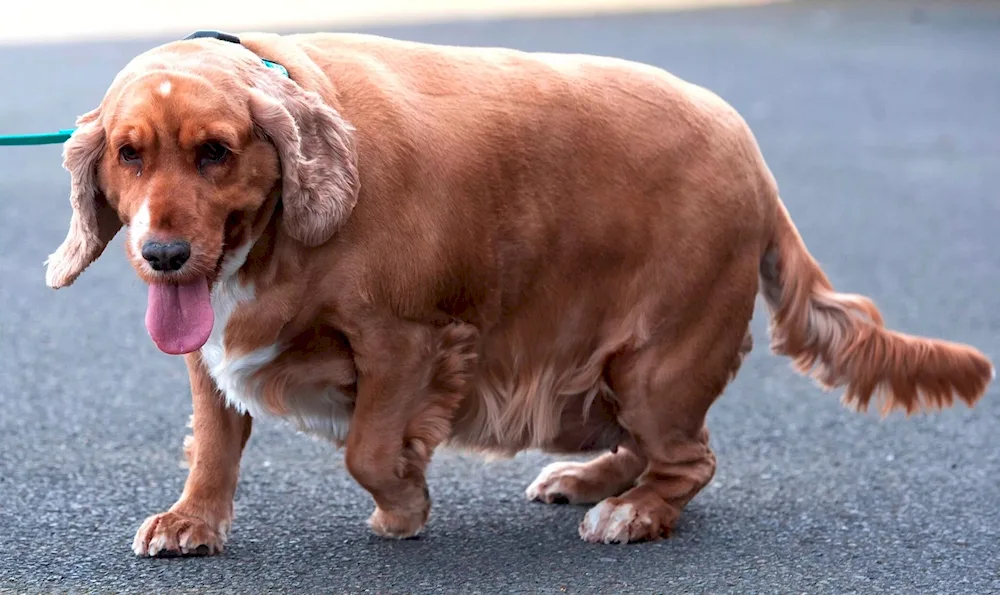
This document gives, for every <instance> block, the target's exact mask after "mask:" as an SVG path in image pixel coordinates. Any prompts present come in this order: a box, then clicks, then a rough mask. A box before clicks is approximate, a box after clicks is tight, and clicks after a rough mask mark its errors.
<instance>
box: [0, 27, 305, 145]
mask: <svg viewBox="0 0 1000 595" xmlns="http://www.w3.org/2000/svg"><path fill="white" fill-rule="evenodd" d="M197 37H210V38H212V39H218V40H221V41H228V42H230V43H237V44H238V43H240V39H239V37H236V36H235V35H231V34H229V33H222V32H221V31H195V32H194V33H192V34H191V35H188V36H187V37H185V38H184V39H195V38H197ZM261 61H262V62H263V63H264V66H267V67H268V68H272V69H274V70H277V71H278V72H280V73H281V74H283V75H284V76H288V70H287V69H286V68H285V67H284V66H282V65H281V64H278V63H277V62H272V61H270V60H264V59H261ZM75 130H76V128H65V129H63V130H60V131H59V132H43V133H40V134H0V147H4V146H7V147H10V146H26V145H57V144H61V143H64V142H66V141H67V140H68V139H69V137H71V136H73V132H74V131H75Z"/></svg>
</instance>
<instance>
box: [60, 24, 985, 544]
mask: <svg viewBox="0 0 1000 595" xmlns="http://www.w3.org/2000/svg"><path fill="white" fill-rule="evenodd" d="M242 41H243V43H242V45H241V44H240V43H230V42H227V41H220V40H217V39H195V40H184V41H179V42H174V43H170V44H167V45H164V46H161V47H158V48H156V49H153V50H151V51H149V52H147V53H145V54H143V55H141V56H139V57H138V58H136V59H135V60H133V61H132V62H131V63H130V64H129V65H128V66H127V67H126V68H125V69H124V70H123V71H122V73H120V74H119V76H118V77H117V78H116V79H115V81H114V83H113V84H112V85H111V88H110V90H109V91H108V93H107V95H106V96H105V98H104V100H103V101H102V103H101V105H100V107H98V108H97V109H96V110H94V111H92V112H90V113H87V114H86V115H84V116H82V117H81V118H80V119H79V121H78V125H79V129H78V131H77V132H76V134H74V135H73V137H72V138H71V139H70V140H69V141H68V142H67V143H66V147H65V166H66V168H67V169H68V170H69V171H70V172H71V174H72V195H71V202H72V206H73V216H72V219H71V222H70V229H69V234H68V236H67V237H66V240H65V242H64V243H63V244H62V246H60V247H59V249H58V250H57V251H56V252H55V253H54V254H53V255H52V256H51V257H50V260H49V261H48V272H47V282H48V284H49V285H50V286H51V287H55V288H58V287H63V286H66V285H69V284H71V283H72V282H73V281H74V280H75V279H76V277H77V276H78V275H79V274H80V273H81V272H82V271H83V270H84V268H86V267H87V266H88V265H89V264H90V263H91V262H93V261H94V260H95V259H96V258H98V256H99V255H100V254H101V252H102V251H103V250H104V247H105V246H106V244H107V243H108V242H109V241H110V240H111V239H112V237H113V236H114V235H115V234H116V233H117V231H118V230H119V228H120V227H121V226H122V225H123V224H124V225H128V227H129V229H128V241H127V242H126V250H127V254H128V257H129V258H130V259H131V262H132V263H133V264H134V266H135V269H136V271H137V272H138V275H139V276H140V277H141V278H142V279H143V280H144V281H145V282H146V283H148V285H149V304H148V312H147V317H146V324H147V328H148V330H149V334H150V335H151V337H152V339H153V341H155V342H156V344H157V345H158V346H159V348H160V349H161V350H162V351H164V352H166V353H170V354H185V360H186V362H187V366H188V370H189V373H190V381H191V391H192V397H193V400H194V415H193V422H192V426H193V429H194V435H193V438H190V439H189V440H188V441H187V442H186V443H185V452H186V454H187V457H188V460H189V462H190V475H189V476H188V479H187V483H186V485H185V487H184V492H183V494H182V495H181V497H180V499H179V500H178V501H177V503H176V504H174V506H172V507H171V508H170V510H169V511H167V512H165V513H161V514H158V515H155V516H152V517H150V518H149V519H147V520H146V522H145V523H143V525H142V526H141V527H140V528H139V531H138V533H137V535H136V537H135V542H134V545H133V547H134V550H135V552H136V554H138V555H157V554H162V553H167V552H173V553H182V554H189V553H205V552H218V551H220V550H221V549H222V546H223V544H224V542H225V541H226V535H227V532H228V530H229V528H230V523H231V520H232V517H233V505H232V501H233V493H234V490H235V489H236V484H237V475H238V470H239V465H240V457H241V452H242V449H243V446H244V445H245V443H246V441H247V439H248V438H249V436H250V428H251V419H252V417H255V416H265V415H269V416H278V417H282V418H285V419H288V420H290V421H291V422H293V423H294V424H296V425H297V426H298V427H299V428H301V429H303V430H305V431H307V432H310V433H313V434H316V435H319V436H322V437H325V438H327V439H329V440H330V441H332V442H333V443H335V444H337V445H345V446H346V454H345V457H346V464H347V468H348V469H349V471H350V473H351V475H352V476H353V477H354V478H355V479H356V480H357V481H358V482H359V483H360V484H361V485H362V486H363V487H364V488H365V489H366V490H368V491H369V492H370V493H371V495H372V497H373V498H374V500H375V504H376V507H375V511H374V513H373V514H372V516H371V519H370V520H369V523H370V525H371V528H372V529H373V530H374V531H375V532H376V533H378V534H379V535H384V536H390V537H407V536H412V535H414V534H416V533H417V532H418V531H420V529H421V528H422V527H423V526H424V524H425V523H426V522H427V519H428V514H429V510H430V499H429V495H428V490H427V486H426V483H425V480H424V471H425V467H426V465H427V463H428V461H429V459H430V457H431V455H432V453H433V452H434V449H435V448H436V447H438V446H439V445H442V444H450V445H454V446H457V447H463V448H470V449H475V450H479V451H484V452H494V453H500V454H513V453H515V452H517V451H520V450H523V449H541V450H543V451H547V452H553V453H582V452H599V451H607V452H604V454H601V455H600V456H599V457H597V458H596V459H594V460H593V461H590V462H588V463H562V464H556V465H552V466H550V467H548V468H546V469H545V470H544V471H543V472H542V474H541V475H540V476H539V478H538V479H537V480H536V481H535V482H534V483H532V484H531V486H530V487H529V488H528V492H527V493H528V496H529V497H530V498H532V499H537V500H541V501H544V502H553V501H568V502H572V503H597V504H596V506H594V507H593V508H591V509H590V511H589V512H588V513H587V514H586V516H585V517H584V519H583V521H582V523H581V524H580V535H581V536H582V538H583V539H585V540H588V541H595V542H606V543H609V542H631V541H638V540H644V539H655V538H659V537H662V536H666V535H667V534H668V533H669V531H670V529H671V527H672V526H673V525H674V524H675V522H676V521H677V518H678V516H679V515H680V513H681V510H682V509H683V507H684V506H685V504H686V503H687V502H688V501H689V500H690V499H691V498H692V497H693V496H694V495H695V494H697V493H698V491H699V490H701V489H702V488H703V487H704V486H705V485H706V484H707V483H708V482H709V481H710V480H711V478H712V476H713V474H714V472H715V458H714V455H713V454H712V451H711V449H710V448H709V444H708V432H707V430H706V428H705V417H706V413H707V411H708V409H709V407H710V406H711V405H712V403H713V402H714V401H715V400H716V398H717V397H718V396H719V395H720V394H721V393H722V392H723V389H724V388H725V386H726V385H727V383H729V382H730V381H731V380H732V378H733V377H734V375H735V374H736V372H737V370H738V369H739V367H740V364H741V362H742V360H743V358H744V357H745V356H746V354H747V353H748V352H749V351H750V348H751V339H750V335H749V323H750V319H751V315H752V313H753V310H754V302H755V296H756V295H757V293H758V291H760V292H761V293H762V294H763V296H764V297H765V298H766V302H767V304H768V306H769V308H770V312H771V315H772V326H771V331H772V347H773V349H774V351H775V352H777V353H779V354H784V355H787V356H789V357H791V358H792V359H793V360H794V362H795V365H796V366H797V368H798V369H799V370H800V371H801V372H803V373H808V374H811V375H812V376H813V377H814V378H815V379H816V380H817V381H818V382H819V383H820V384H821V385H822V386H824V387H827V388H832V387H845V389H846V402H847V404H849V405H852V406H854V407H856V408H859V409H864V408H866V407H867V406H868V405H869V403H870V402H871V401H872V400H873V398H874V397H876V396H879V395H881V396H882V397H884V407H885V409H886V411H888V410H891V409H893V408H901V409H903V410H905V411H907V412H912V411H917V410H919V409H920V408H921V407H932V408H933V407H942V406H948V405H951V404H952V403H953V402H954V400H955V399H956V398H958V399H961V400H962V401H964V402H966V403H967V404H969V405H970V406H971V405H972V404H973V403H975V402H976V400H977V399H978V398H979V397H980V396H982V394H983V393H984V391H985V389H986V387H987V385H988V384H989V383H990V381H991V379H992V378H993V376H994V370H993V366H992V365H991V362H990V361H989V360H988V359H987V358H986V357H985V356H984V355H982V354H981V353H979V352H978V351H976V350H975V349H973V348H971V347H967V346H963V345H957V344H951V343H946V342H943V341H936V340H930V339H924V338H919V337H911V336H906V335H902V334H899V333H896V332H893V331H890V330H887V329H886V328H884V326H883V323H882V319H881V318H880V316H879V313H878V310H877V309H876V307H875V306H874V305H873V304H872V302H870V301H869V300H868V299H866V298H864V297H860V296H855V295H847V294H842V293H836V292H835V291H834V290H833V288H832V287H831V285H830V283H829V282H828V280H827V278H826V277H825V276H824V274H823V272H822V271H821V269H820V267H819V266H818V264H817V263H816V262H815V261H814V260H813V258H812V257H811V256H810V255H809V252H808V251H807V250H806V247H805V245H804V244H803V242H802V239H801V238H800V237H799V234H798V233H797V231H796V228H795V226H794V225H793V223H792V221H791V219H790V218H789V214H788V212H787V211H786V210H785V208H784V206H783V205H782V202H781V200H780V199H779V197H778V189H777V186H776V184H775V181H774V179H773V178H772V175H771V173H770V171H769V170H768V168H767V166H766V165H765V162H764V160H763V158H762V156H761V153H760V151H759V149H758V146H757V144H756V141H755V139H754V137H753V135H752V134H751V132H750V130H749V129H748V128H747V125H746V123H745V122H744V121H743V119H742V118H741V117H740V116H739V115H738V114H737V113H736V112H735V111H734V110H733V109H732V108H731V107H730V106H729V105H727V104H726V103H725V102H723V101H722V100H721V99H720V98H718V97H717V96H716V95H714V94H712V93H710V92H708V91H706V90H704V89H702V88H700V87H697V86H695V85H692V84H689V83H686V82H684V81H681V80H678V79H677V78H675V77H673V76H671V75H670V74H668V73H666V72H663V71H662V70H659V69H656V68H652V67H648V66H643V65H639V64H634V63H629V62H625V61H621V60H614V59H609V58H597V57H586V56H567V55H549V54H527V53H521V52H517V51H510V50H504V49H473V48H458V47H438V46H431V45H424V44H418V43H409V42H403V41H394V40H389V39H384V38H378V37H371V36H362V35H328V34H317V35H299V36H285V37H280V36H276V35H266V34H253V35H245V36H243V37H242ZM262 59H267V60H270V61H273V62H276V63H278V64H280V65H282V66H284V67H285V68H287V71H288V76H287V77H286V76H284V75H283V73H282V72H281V71H280V70H278V69H275V68H269V67H268V66H267V65H266V64H265V63H264V62H262Z"/></svg>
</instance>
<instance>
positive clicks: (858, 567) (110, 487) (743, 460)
mask: <svg viewBox="0 0 1000 595" xmlns="http://www.w3.org/2000/svg"><path fill="white" fill-rule="evenodd" d="M375 32H378V33H383V34H388V35H393V36H398V37H404V38H410V39H418V40H424V41H435V42H443V43H453V44H476V45H506V46H513V47H518V48H522V49H533V50H547V51H570V52H588V53H598V54H609V55H614V56H620V57H624V58H630V59H635V60H639V61H643V62H648V63H652V64H655V65H658V66H662V67H665V68H667V69H669V70H671V71H673V72H675V73H677V74H678V75H680V76H682V77H685V78H688V79H690V80H693V81H695V82H698V83H700V84H703V85H705V86H707V87H709V88H712V89H714V90H715V91H717V92H718V93H720V94H721V95H722V96H723V97H724V98H726V99H727V100H729V101H730V102H731V103H732V104H733V105H735V106H736V107H737V108H738V109H739V110H740V111H741V112H742V113H743V114H744V115H745V116H746V118H747V120H748V121H749V122H750V124H751V126H752V127H753V129H754V130H755V131H756V134H757V136H758V139H759V141H760V143H761V146H762V148H763V151H764V154H765V156H766V157H767V159H768V161H769V163H770V165H771V168H772V169H773V171H774V173H775V175H776V177H777V179H778V180H779V183H780V185H781V188H782V194H783V196H784V199H785V201H786V203H787V205H788V208H789V209H790V211H791V213H792V215H793V217H794V219H795V221H796V223H797V225H798V226H799V229H800V231H801V232H802V234H803V236H804V237H805V240H806V242H807V244H808V245H809V248H810V249H811V251H812V252H813V254H814V255H815V256H816V257H817V258H818V259H819V261H820V262H821V263H822V264H823V266H824V267H825V270H826V271H827V272H828V274H829V276H830V277H831V279H832V280H833V282H834V284H835V285H836V286H837V287H838V288H839V289H841V290H844V291H851V292H860V293H864V294H866V295H869V296H871V297H872V298H874V299H875V300H876V302H877V303H878V304H879V305H880V307H881V308H882V311H883V313H884V314H885V318H886V320H887V323H888V324H889V325H890V326H892V327H894V328H896V329H899V330H903V331H906V332H911V333H918V334H925V335H932V336H938V337H944V338H948V339H953V340H958V341H965V342H969V343H972V344H974V345H976V346H978V347H979V348H980V349H982V350H983V351H985V352H986V353H987V354H988V355H989V356H991V357H992V358H994V360H995V361H1000V333H998V330H1000V308H998V307H997V306H998V305H1000V233H998V232H997V230H998V228H1000V190H998V188H1000V186H998V185H997V177H998V175H1000V109H998V106H1000V59H998V57H1000V4H998V3H996V2H964V1H961V0H951V1H950V2H925V1H916V2H883V1H881V0H869V1H868V2H851V3H848V2H824V1H811V2H793V3H790V4H777V5H772V6H766V7H759V8H744V9H724V10H706V11H694V12H683V13H671V14H648V15H636V16H627V17H619V18H601V19H566V20H530V21H500V22H495V21H481V22H468V23H464V24H457V25H440V26H424V27H410V28H396V29H380V30H377V31H375ZM165 40H166V39H154V40H143V41H135V42H129V43H103V44H102V43H89V44H80V45H55V46H38V47H7V48H2V49H0V63H2V64H3V65H4V69H5V71H6V73H7V74H6V75H4V77H3V82H2V83H0V132H10V133H15V132H34V131H47V130H56V129H58V128H61V127H68V126H71V125H72V124H73V119H74V117H75V116H76V115H77V114H79V113H82V112H84V111H86V110H88V109H90V108H91V107H93V106H94V105H95V104H96V103H97V101H98V100H99V98H100V97H101V95H102V94H103V92H104V90H105V88H106V86H107V85H108V83H109V82H110V81H111V79H112V77H113V76H114V74H115V73H116V72H117V70H118V69H119V68H120V67H121V66H123V65H124V64H125V62H127V61H128V60H129V59H130V58H131V57H132V56H133V55H135V54H136V53H138V52H140V51H142V50H144V49H146V48H148V47H151V46H152V45H154V44H156V43H159V42H160V41H165ZM59 153H60V148H59V147H58V146H43V147H24V148H0V591H3V592H14V593H34V592H102V593H105V592H121V593H125V592H144V593H173V592H192V593H194V592H197V593H215V592H232V593H261V592H288V593H316V592H323V593H430V592H448V593H463V594H464V593H657V592H660V593H769V594H770V593H836V594H838V595H839V594H845V593H905V594H916V593H920V594H924V593H947V594H954V593H970V594H977V595H980V594H985V593H990V592H1000V556H998V554H997V549H996V544H997V543H998V538H1000V403H998V401H1000V398H998V397H1000V389H998V388H997V387H996V386H994V387H993V388H991V390H990V392H989V394H988V395H987V396H986V398H985V399H984V400H983V402H982V403H981V405H980V406H979V407H978V408H976V409H974V410H968V409H965V408H961V409H952V410H948V411H945V412H943V413H940V414H936V415H930V416H921V417H917V418H911V419H908V420H907V419H903V418H902V417H901V416H899V415H896V416H894V417H892V418H890V419H888V420H885V421H881V420H880V419H879V418H878V416H877V415H876V414H874V413H873V414H869V415H859V414H854V413H851V412H849V411H847V410H845V409H843V408H842V407H841V406H840V403H839V401H838V395H837V394H827V393H823V392H822V391H820V390H819V389H817V388H815V387H814V385H812V384H811V383H810V382H809V381H808V380H806V379H804V378H801V377H799V376H797V375H795V374H794V373H793V372H792V371H791V370H790V368H789V365H788V361H787V360H785V359H781V358H778V357H776V356H773V355H771V354H770V353H769V352H768V349H767V335H766V312H765V311H764V310H763V308H762V307H761V308H758V311H757V317H756V319H755V321H754V333H755V338H756V347H755V350H754V352H753V354H752V355H751V357H750V358H749V360H748V361H747V362H746V363H745V365H744V366H743V369H742V371H741V373H740V376H739V377H738V379H737V380H736V382H735V383H733V384H732V385H731V386H730V387H729V389H728V391H727V393H726V395H725V396H724V397H723V398H722V400H721V401H720V402H719V403H718V404H717V405H716V407H715V408H714V409H713V411H712V413H711V415H710V419H709V423H710V427H711V430H712V435H713V445H714V448H715V450H716V453H717V455H718V457H719V469H718V474H717V476H716V479H715V481H714V482H713V483H712V484H711V485H710V486H709V487H708V488H706V489H705V491H703V492H702V493H701V494H700V495H699V496H698V497H697V498H696V499H695V500H694V501H693V502H692V503H691V504H690V505H689V506H688V508H687V510H686V512H685V514H684V516H683V517H682V520H681V522H680V525H679V527H678V530H677V533H676V535H675V536H674V537H673V538H671V539H669V540H666V541H662V542H657V543H647V544H633V545H628V546H621V545H617V546H609V545H590V544H585V543H583V542H582V541H581V540H580V539H579V538H578V536H577V533H576V527H577V524H578V522H579V521H580V519H581V518H582V515H583V514H584V512H585V510H586V509H585V508H582V507H572V506H546V505H542V504H533V503H529V502H527V501H526V500H525V499H524V496H523V490H524V488H525V487H526V486H527V485H528V483H529V482H531V480H532V479H534V477H535V475H536V473H537V472H538V470H539V469H540V468H541V467H542V466H543V465H544V463H546V462H547V461H549V460H551V459H550V457H545V456H541V455H538V454H530V453H529V454H522V455H520V456H518V457H517V458H515V459H513V460H508V461H499V462H484V461H482V460H480V459H477V458H475V457H472V456H466V455H462V454H458V453H445V452H441V453H439V454H438V455H437V457H436V458H435V461H434V463H433V464H432V467H431V471H430V490H431V493H432V496H433V499H434V509H433V512H432V518H431V521H430V523H429V525H428V527H427V530H426V532H425V533H424V534H423V536H422V537H421V538H419V539H416V540H410V541H402V542H397V541H386V540H381V539H379V538H377V537H374V536H373V535H372V534H371V533H370V532H369V530H368V528H367V527H366V526H365V520H366V519H367V517H368V515H369V513H370V512H371V506H372V504H371V500H370V498H369V497H368V496H367V495H366V493H365V492H364V491H363V490H362V489H360V488H359V487H358V486H357V485H356V484H355V483H354V482H353V481H352V480H351V479H350V477H349V476H348V474H347V472H346V471H345V469H344V465H343V456H342V453H340V452H336V451H334V450H333V449H332V448H331V447H328V446H327V445H325V444H322V443H319V442H317V441H314V440H312V439H309V438H306V437H304V436H301V435H298V434H295V433H294V432H293V431H292V430H290V429H288V428H286V427H284V426H282V425H280V424H278V423H275V422H268V421H260V422H258V423H257V424H256V426H255V431H254V435H253V437H252V438H251V441H250V444H249V446H248V450H247V452H246V455H245V458H244V463H243V475H242V479H241V483H240V488H239V492H238V495H237V503H236V510H237V513H236V514H237V518H236V521H235V525H234V529H233V532H232V534H231V539H230V542H229V544H228V548H227V550H226V552H225V553H224V554H223V555H222V556H219V557H215V558H203V559H171V560H148V559H137V558H135V557H134V556H133V554H132V552H131V551H130V549H129V545H130V543H131V541H132V536H133V534H134V532H135V529H136V527H137V526H138V524H139V523H140V522H141V521H142V520H143V519H144V518H145V517H146V516H147V515H149V514H151V513H155V512H159V511H161V510H164V509H165V508H166V507H168V506H170V504H171V503H172V502H173V501H174V500H175V499H176V498H177V496H178V495H179V493H180V490H181V487H182V484H183V480H184V477H185V470H184V469H182V468H181V467H180V465H179V462H180V460H181V441H182V439H183V437H184V435H185V433H186V432H187V428H186V427H185V424H186V422H187V419H188V415H189V413H190V401H189V397H188V389H187V377H186V373H185V370H184V366H183V363H182V362H181V361H180V360H179V359H177V358H171V357H168V356H165V355H163V354H161V353H160V352H158V351H157V350H156V349H155V347H154V346H153V345H152V343H151V342H150V340H149V338H148V336H147V335H146V331H145V328H144V326H143V312H144V307H145V291H144V288H143V286H142V285H141V283H140V282H139V281H138V280H137V279H136V277H135V275H134V274H133V273H132V271H131V269H130V268H129V266H128V264H127V263H126V261H125V258H124V253H123V250H122V245H121V238H119V239H118V240H116V242H115V243H114V245H112V246H111V247H110V248H109V249H108V251H107V252H106V253H105V256H104V258H103V259H102V260H100V261H99V262H98V263H96V264H95V265H94V266H93V267H92V268H91V269H89V270H88V271H87V272H86V273H85V274H84V275H83V276H82V277H81V278H80V279H79V281H77V283H76V284H75V285H74V286H73V287H71V288H69V289H66V290H63V291H59V292H54V291H51V290H49V289H47V288H46V287H45V283H44V268H43V266H42V262H43V260H44V259H45V258H46V256H47V255H48V254H49V252H51V251H52V250H53V249H54V248H55V247H56V246H57V245H58V243H59V242H60V241H61V240H62V238H63V235H64V233H65V226H66V224H67V222H68V220H69V202H68V195H67V192H68V174H66V173H65V172H64V171H63V170H62V169H61V168H60V165H59V161H60V159H59Z"/></svg>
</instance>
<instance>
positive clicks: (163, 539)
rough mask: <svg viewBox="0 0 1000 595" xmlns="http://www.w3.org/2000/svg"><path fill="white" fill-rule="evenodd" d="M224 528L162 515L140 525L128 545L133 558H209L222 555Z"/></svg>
mask: <svg viewBox="0 0 1000 595" xmlns="http://www.w3.org/2000/svg"><path fill="white" fill-rule="evenodd" d="M226 530H227V528H226V527H223V526H221V525H220V526H218V527H212V526H211V525H210V524H209V523H207V522H205V521H204V520H202V519H200V518H197V517H194V516H191V515H187V514H182V513H179V512H163V513H160V514H156V515H153V516H151V517H149V518H147V519H146V520H145V522H143V523H142V526H140V527H139V530H138V531H137V532H136V534H135V539H134V540H133V541H132V551H133V552H135V555H137V556H148V557H160V558H163V557H173V556H211V555H214V554H218V553H221V552H222V548H223V545H225V543H226Z"/></svg>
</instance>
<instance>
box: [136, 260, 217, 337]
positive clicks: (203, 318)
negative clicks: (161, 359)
mask: <svg viewBox="0 0 1000 595" xmlns="http://www.w3.org/2000/svg"><path fill="white" fill-rule="evenodd" d="M214 323H215V315H214V313H213V311H212V301H211V297H210V295H209V291H208V279H206V278H205V277H200V278H198V279H195V280H194V281H189V282H185V283H180V284H178V283H153V284H151V285H150V286H149V298H148V301H147V304H146V330H147V331H148V332H149V336H150V338H152V339H153V342H154V343H156V346H157V347H158V348H159V349H160V351H162V352H164V353H167V354H170V355H182V354H185V353H191V352H193V351H197V350H199V349H201V346H202V345H204V344H205V342H206V341H208V337H209V335H210V334H211V333H212V325H213V324H214Z"/></svg>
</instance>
